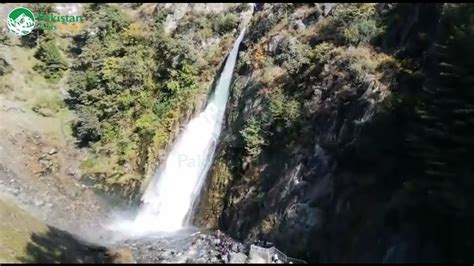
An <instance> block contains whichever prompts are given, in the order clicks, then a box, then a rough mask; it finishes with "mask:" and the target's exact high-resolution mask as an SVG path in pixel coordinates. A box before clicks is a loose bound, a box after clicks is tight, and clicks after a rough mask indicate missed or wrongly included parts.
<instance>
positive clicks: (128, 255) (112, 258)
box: [105, 248, 135, 263]
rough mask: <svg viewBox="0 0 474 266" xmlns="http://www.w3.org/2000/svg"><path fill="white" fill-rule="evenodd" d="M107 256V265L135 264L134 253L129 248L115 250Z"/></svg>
mask: <svg viewBox="0 0 474 266" xmlns="http://www.w3.org/2000/svg"><path fill="white" fill-rule="evenodd" d="M105 255H106V261H107V263H135V259H134V258H133V253H132V251H131V250H130V249H128V248H118V249H113V250H110V251H109V252H107V253H106V254H105Z"/></svg>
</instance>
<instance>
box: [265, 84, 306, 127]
mask: <svg viewBox="0 0 474 266" xmlns="http://www.w3.org/2000/svg"><path fill="white" fill-rule="evenodd" d="M268 108H269V111H270V113H271V115H272V118H273V119H274V120H276V121H283V122H284V123H285V125H287V126H288V125H290V124H291V123H292V122H294V121H295V120H296V119H297V118H298V117H299V113H300V112H299V108H300V104H299V103H298V101H296V100H294V99H290V98H289V97H287V96H285V95H284V94H283V91H282V90H281V89H280V88H276V89H274V90H272V92H271V93H270V94H269V95H268Z"/></svg>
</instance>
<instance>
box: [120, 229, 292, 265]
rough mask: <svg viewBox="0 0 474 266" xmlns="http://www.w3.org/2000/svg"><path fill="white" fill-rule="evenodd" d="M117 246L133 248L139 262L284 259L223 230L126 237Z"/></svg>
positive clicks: (227, 261)
mask: <svg viewBox="0 0 474 266" xmlns="http://www.w3.org/2000/svg"><path fill="white" fill-rule="evenodd" d="M115 245H116V246H117V247H121V248H122V249H123V248H125V249H129V250H131V251H132V253H133V257H134V259H135V261H136V262H137V263H256V262H261V263H283V262H284V261H283V259H282V258H281V257H279V255H278V254H276V253H275V252H273V249H266V248H263V247H258V246H257V245H253V244H252V245H245V244H242V243H240V242H238V241H235V240H234V239H232V238H230V237H229V236H227V235H225V234H224V233H222V232H220V231H215V232H200V231H198V232H194V233H188V234H185V235H175V236H170V237H165V238H155V239H153V238H149V239H139V240H126V241H123V242H121V243H117V244H115ZM112 248H113V247H112ZM264 253H265V254H264Z"/></svg>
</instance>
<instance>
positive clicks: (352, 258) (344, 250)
mask: <svg viewBox="0 0 474 266" xmlns="http://www.w3.org/2000/svg"><path fill="white" fill-rule="evenodd" d="M259 8H260V10H261V11H259V12H258V13H256V14H255V15H254V17H253V19H252V25H251V26H250V28H249V31H248V33H247V35H246V39H245V40H244V45H243V46H244V47H243V48H242V51H241V54H240V65H239V66H240V67H239V70H238V71H237V73H236V74H235V77H234V83H233V89H232V90H233V95H232V98H231V100H230V103H229V108H228V109H229V110H228V117H227V121H226V124H225V129H224V132H225V133H224V134H223V136H222V141H221V145H220V147H219V149H218V151H217V153H216V160H215V162H214V165H213V167H212V169H211V174H210V175H211V178H210V180H209V184H208V186H207V189H206V190H205V192H204V196H203V199H202V202H201V208H200V215H199V216H198V217H197V219H196V221H197V222H198V223H199V224H201V225H203V226H208V227H221V228H223V229H225V230H226V231H227V232H229V233H230V234H231V235H233V236H235V237H237V238H239V239H242V240H252V239H256V238H263V239H267V240H270V241H272V242H274V243H276V245H277V247H279V248H281V249H282V250H283V251H286V252H288V253H289V254H290V255H292V256H297V257H303V258H306V259H308V260H309V261H313V262H382V261H383V262H431V261H459V262H460V261H469V259H472V254H470V253H469V250H472V237H471V236H472V233H469V232H471V231H470V229H469V223H470V222H469V221H472V213H473V212H472V207H471V205H472V204H471V203H472V200H469V199H471V198H472V197H471V196H469V195H470V194H469V193H468V192H467V191H466V186H467V187H469V188H472V181H468V180H469V177H472V175H468V174H466V173H469V169H470V168H469V167H471V166H469V165H470V164H469V162H468V161H466V160H464V161H457V163H456V164H455V163H454V162H451V161H452V160H453V159H454V158H452V159H450V158H451V157H449V156H448V157H447V156H445V155H441V154H442V152H450V154H451V155H454V154H456V155H457V156H461V158H467V157H465V156H468V157H470V156H471V153H472V149H470V151H467V149H464V148H462V147H463V146H465V145H471V144H472V141H471V139H470V138H469V137H467V135H466V134H469V133H468V132H470V131H469V129H468V128H472V123H471V122H472V120H468V121H469V122H468V121H462V120H458V121H459V122H456V123H454V124H453V125H452V126H451V125H450V123H452V122H451V121H450V120H447V117H445V114H444V113H446V112H452V117H457V119H465V118H466V115H467V114H470V113H471V112H472V105H471V103H472V102H471V103H469V100H468V99H470V98H469V97H470V96H467V95H472V92H467V91H466V92H464V90H467V89H468V88H467V87H463V86H467V84H469V82H470V79H469V78H467V79H466V80H463V81H460V83H455V84H454V83H453V84H452V85H453V86H455V87H454V88H457V90H459V92H458V94H457V95H455V94H449V93H453V92H452V91H453V89H454V88H452V87H450V85H449V84H450V83H446V82H451V81H452V78H455V77H459V78H461V77H462V75H463V74H461V73H465V74H467V73H469V74H472V69H473V68H472V64H470V63H468V62H466V60H467V57H464V59H462V58H461V57H460V53H461V51H462V52H463V53H464V55H465V56H467V55H468V54H470V53H472V51H473V50H472V46H469V43H470V41H471V40H472V15H468V14H467V12H468V11H466V10H465V9H469V8H471V7H467V6H465V5H444V6H443V5H442V4H413V5H409V4H337V5H332V4H275V5H269V4H265V5H263V7H262V6H260V7H259ZM441 14H442V15H441ZM440 18H441V19H440ZM455 25H457V26H455ZM450 38H451V39H452V40H453V41H446V40H451V39H450ZM435 43H436V44H435ZM438 44H439V45H438ZM437 47H442V48H443V49H444V51H443V50H441V51H440V52H436V51H438V50H437ZM456 49H457V50H458V52H457V53H455V52H454V51H456ZM439 56H441V58H442V60H443V61H441V62H440V63H439V66H440V67H441V69H442V70H441V73H442V74H441V76H440V77H434V76H435V75H437V73H440V72H437V71H439V70H437V71H436V70H435V71H430V70H429V68H428V67H429V66H430V65H432V62H435V61H436V58H439ZM437 64H438V63H436V64H435V65H437ZM446 69H447V70H449V71H451V72H453V71H458V72H454V73H453V74H451V73H450V72H448V75H451V76H452V78H451V77H450V76H448V78H449V79H446V78H445V76H446V74H443V72H442V71H446ZM469 77H470V76H469ZM430 80H431V81H430ZM433 84H435V85H433ZM440 84H443V86H447V88H445V90H442V91H440V92H439V93H438V92H437V93H435V91H438V90H434V86H440ZM422 88H423V89H422ZM450 90H451V92H450ZM423 91H426V92H423ZM461 92H462V93H461ZM463 93H466V94H463ZM447 95H451V96H449V97H451V98H452V99H451V100H446V103H445V104H444V103H443V102H440V103H439V106H438V107H437V108H438V109H433V108H430V107H428V106H429V105H431V104H433V101H434V100H439V97H446V96H447ZM463 95H466V96H463ZM463 99H464V100H463ZM421 101H423V102H421ZM447 103H453V104H455V105H454V106H456V108H455V109H456V110H452V109H451V108H452V107H449V106H448V105H447ZM443 104H444V105H443ZM443 112H444V113H443ZM443 129H444V130H448V131H447V132H444V133H443V134H442V133H441V132H439V130H443ZM434 130H436V131H434ZM448 132H449V134H448ZM441 134H442V135H441ZM430 135H432V136H433V137H432V138H426V136H430ZM439 141H442V142H441V143H445V144H442V145H447V144H450V145H454V146H451V148H452V149H447V148H448V146H438V142H439ZM469 147H470V146H469ZM434 150H437V152H436V154H435V153H434V152H433V151H434ZM438 152H440V153H438ZM431 155H432V156H431ZM435 156H436V157H435ZM456 158H459V157H456ZM430 165H432V167H431V168H430ZM439 166H443V167H439ZM453 169H456V170H453ZM454 171H456V172H454ZM463 171H467V172H463ZM471 172H472V171H471ZM466 175H467V176H466ZM464 176H465V177H464ZM466 178H468V179H466ZM471 180H472V178H471ZM460 189H462V191H463V192H461V190H460ZM469 202H471V203H469ZM448 206H450V207H448ZM441 217H442V218H441ZM440 218H441V220H439V219H440ZM455 224H457V226H456V225H455ZM449 234H454V235H456V237H455V239H453V238H450V237H449Z"/></svg>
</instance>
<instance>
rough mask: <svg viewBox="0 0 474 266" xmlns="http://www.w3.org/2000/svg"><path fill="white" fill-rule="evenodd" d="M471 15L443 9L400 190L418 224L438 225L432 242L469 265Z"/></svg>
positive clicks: (472, 241) (458, 8)
mask: <svg viewBox="0 0 474 266" xmlns="http://www.w3.org/2000/svg"><path fill="white" fill-rule="evenodd" d="M473 11H474V9H473V7H472V5H468V4H467V5H460V4H446V5H445V7H444V9H443V16H442V19H441V22H440V30H439V36H438V40H437V43H436V44H435V50H434V52H433V53H432V56H431V60H430V61H429V62H431V63H432V65H431V64H429V65H427V66H426V69H427V70H426V73H427V77H428V79H427V82H426V83H425V85H424V86H423V88H420V90H419V91H418V92H417V94H416V103H415V113H416V115H415V117H414V120H413V121H412V125H411V127H410V128H409V132H408V134H407V143H408V147H409V151H410V156H411V158H412V160H414V161H415V162H416V168H415V169H416V172H415V173H413V175H411V176H410V177H411V178H409V179H408V180H407V181H406V182H405V186H406V188H407V190H408V191H409V195H410V197H411V200H412V202H413V204H414V205H415V206H416V207H418V208H419V209H418V212H419V215H420V216H421V219H423V221H425V222H427V223H428V222H429V221H434V220H438V221H440V222H439V223H438V222H435V223H434V224H435V225H438V226H442V227H443V230H442V231H441V232H439V234H438V235H436V237H440V241H441V242H442V243H443V247H444V249H445V250H446V252H447V253H448V254H449V255H450V256H451V257H452V259H453V260H454V261H457V262H461V261H466V260H468V261H471V260H472V259H474V257H473V254H472V250H473V248H474V238H473V236H474V234H473V233H474V231H473V230H472V224H473V223H474V205H473V202H474V198H473V197H472V188H473V187H474V181H473V180H474V179H473V170H474V169H473V165H472V162H471V160H472V158H473V156H474V154H473V152H474V142H473V139H472V137H473V136H474V131H473V130H474V120H472V114H473V113H474V106H473V105H472V103H473V102H474V91H473V90H472V88H473V85H474V84H473V79H472V76H473V74H474V72H473V71H474V64H473V62H472V60H471V59H470V58H472V56H473V55H474V46H473V45H474V28H473V25H474V24H473V22H474V15H473V14H474V13H473ZM440 223H441V224H442V225H441V224H440ZM438 228H439V227H438ZM434 230H436V229H434Z"/></svg>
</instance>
